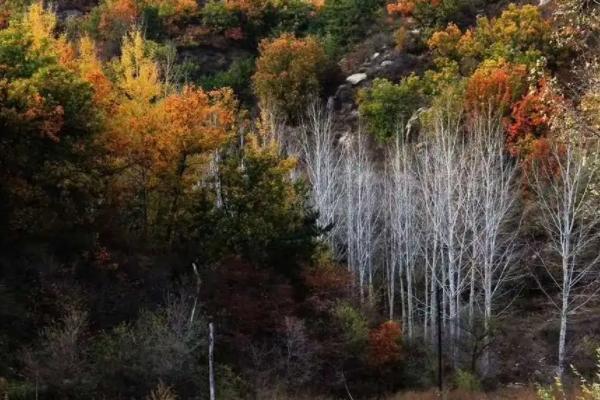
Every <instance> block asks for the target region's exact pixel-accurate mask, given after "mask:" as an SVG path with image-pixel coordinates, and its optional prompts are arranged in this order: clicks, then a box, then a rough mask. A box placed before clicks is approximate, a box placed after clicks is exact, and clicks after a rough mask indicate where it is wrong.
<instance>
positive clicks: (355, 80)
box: [346, 72, 367, 86]
mask: <svg viewBox="0 0 600 400" xmlns="http://www.w3.org/2000/svg"><path fill="white" fill-rule="evenodd" d="M365 79H367V74H365V73H364V72H361V73H358V74H353V75H350V76H349V77H347V78H346V82H349V83H351V84H352V85H355V86H356V85H358V84H359V83H361V82H362V81H364V80H365Z"/></svg>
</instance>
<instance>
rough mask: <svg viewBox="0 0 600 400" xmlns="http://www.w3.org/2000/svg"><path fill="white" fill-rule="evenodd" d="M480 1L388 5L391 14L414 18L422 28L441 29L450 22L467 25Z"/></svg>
mask: <svg viewBox="0 0 600 400" xmlns="http://www.w3.org/2000/svg"><path fill="white" fill-rule="evenodd" d="M480 3H481V2H480V1H479V0H397V1H396V2H395V3H391V4H388V6H387V11H388V13H389V14H391V15H394V14H397V15H400V16H403V17H410V16H412V17H414V18H415V19H416V20H417V21H418V22H419V24H420V25H421V26H422V27H425V28H429V29H431V28H439V27H442V26H445V25H447V24H448V23H450V22H458V23H466V22H467V20H468V19H470V16H471V15H473V13H474V10H475V9H476V8H477V6H478V5H479V4H480Z"/></svg>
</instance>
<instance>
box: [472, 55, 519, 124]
mask: <svg viewBox="0 0 600 400" xmlns="http://www.w3.org/2000/svg"><path fill="white" fill-rule="evenodd" d="M526 78H527V67H526V66H525V65H521V64H517V65H514V64H510V63H507V62H505V61H502V60H501V61H499V62H496V61H491V60H490V61H488V62H484V63H483V64H482V65H481V66H480V67H479V68H478V69H477V70H476V71H475V72H474V73H473V75H471V77H470V78H469V80H468V82H467V88H466V93H465V103H466V108H467V111H468V112H470V113H472V114H474V115H488V114H489V113H491V112H492V113H495V114H497V115H498V116H505V115H506V114H507V113H508V112H509V111H510V109H511V107H512V105H513V104H514V103H515V102H516V101H517V100H518V99H519V98H520V97H521V96H522V95H523V93H524V92H525V90H526V89H527V82H526Z"/></svg>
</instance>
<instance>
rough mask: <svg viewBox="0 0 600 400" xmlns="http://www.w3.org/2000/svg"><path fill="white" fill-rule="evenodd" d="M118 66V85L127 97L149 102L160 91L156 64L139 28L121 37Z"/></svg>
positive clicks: (160, 86) (160, 85)
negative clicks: (119, 73)
mask: <svg viewBox="0 0 600 400" xmlns="http://www.w3.org/2000/svg"><path fill="white" fill-rule="evenodd" d="M120 68H121V76H120V79H119V87H120V89H121V90H122V91H123V92H124V93H125V95H126V96H128V97H129V98H132V99H138V100H139V101H142V102H150V101H151V100H152V99H154V98H155V97H157V96H158V95H159V94H160V93H161V92H162V84H161V82H160V76H159V67H158V64H157V63H156V62H155V61H154V60H153V58H152V57H151V54H149V52H148V49H147V46H146V43H145V40H144V37H143V36H142V32H141V31H140V30H136V31H134V32H132V33H130V34H128V35H127V36H125V38H124V39H123V46H122V47H121V59H120Z"/></svg>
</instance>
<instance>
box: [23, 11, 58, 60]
mask: <svg viewBox="0 0 600 400" xmlns="http://www.w3.org/2000/svg"><path fill="white" fill-rule="evenodd" d="M23 27H24V28H25V30H26V32H28V33H29V35H30V36H31V39H32V42H33V47H34V49H36V50H40V49H42V48H43V47H44V45H47V44H51V43H52V42H53V41H54V30H55V29H56V14H54V12H53V11H51V10H48V9H46V8H44V4H43V3H42V2H41V1H37V2H35V3H33V4H32V5H31V6H30V7H29V8H28V9H27V12H26V13H25V16H24V18H23Z"/></svg>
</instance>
